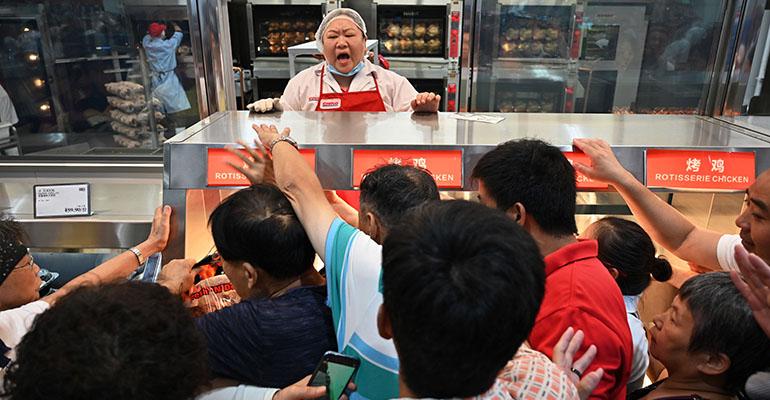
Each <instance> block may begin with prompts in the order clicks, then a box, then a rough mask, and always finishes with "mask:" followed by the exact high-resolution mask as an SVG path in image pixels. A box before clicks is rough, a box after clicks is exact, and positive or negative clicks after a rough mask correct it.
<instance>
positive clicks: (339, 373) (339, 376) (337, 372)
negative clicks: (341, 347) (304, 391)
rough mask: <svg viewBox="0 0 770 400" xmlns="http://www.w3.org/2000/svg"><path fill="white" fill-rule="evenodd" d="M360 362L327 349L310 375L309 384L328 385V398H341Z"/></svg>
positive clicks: (336, 399) (332, 399)
mask: <svg viewBox="0 0 770 400" xmlns="http://www.w3.org/2000/svg"><path fill="white" fill-rule="evenodd" d="M360 364H361V362H360V361H359V360H358V359H357V358H354V357H351V356H348V355H345V354H340V353H335V352H333V351H327V352H326V353H324V356H323V358H321V362H319V363H318V366H317V367H316V369H315V371H314V372H313V375H312V376H311V377H310V384H309V386H326V398H327V399H329V400H339V399H340V397H342V395H343V394H344V393H345V389H346V388H347V387H348V384H349V383H350V381H352V380H353V377H354V376H355V375H356V372H357V371H358V366H359V365H360Z"/></svg>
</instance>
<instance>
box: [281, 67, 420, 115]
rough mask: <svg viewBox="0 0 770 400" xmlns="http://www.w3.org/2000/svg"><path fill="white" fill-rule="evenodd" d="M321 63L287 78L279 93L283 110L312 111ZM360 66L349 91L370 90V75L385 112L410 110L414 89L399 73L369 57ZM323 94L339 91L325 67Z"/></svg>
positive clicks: (414, 95) (317, 89)
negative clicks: (372, 61)
mask: <svg viewBox="0 0 770 400" xmlns="http://www.w3.org/2000/svg"><path fill="white" fill-rule="evenodd" d="M325 64H326V63H325V62H322V63H319V64H318V65H314V66H312V67H310V68H308V69H306V70H304V71H302V72H300V73H298V74H297V75H296V76H295V77H294V78H291V80H290V81H289V84H288V85H286V89H285V90H284V91H283V96H281V106H282V107H283V110H284V111H315V108H316V105H317V104H318V94H319V88H320V84H321V68H322V67H323V66H324V65H325ZM364 64H365V65H364V69H362V70H361V71H360V72H359V73H358V74H356V76H354V77H353V81H352V82H351V83H350V90H349V92H363V91H369V90H374V88H375V86H374V79H373V77H372V76H373V75H374V76H376V77H377V84H378V85H379V89H380V96H382V102H383V103H384V104H385V111H399V112H400V111H412V105H411V103H412V100H414V98H415V97H417V90H415V89H414V87H413V86H412V84H411V83H409V81H408V80H407V79H406V78H404V77H403V76H401V75H398V74H396V73H395V72H392V71H388V70H387V69H385V68H382V67H380V66H378V65H374V64H372V63H371V62H369V60H364ZM324 93H342V89H341V88H340V85H339V83H337V81H336V80H335V79H334V77H333V76H332V74H331V73H330V72H329V70H328V69H327V70H325V71H324Z"/></svg>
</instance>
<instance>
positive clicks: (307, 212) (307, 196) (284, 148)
mask: <svg viewBox="0 0 770 400" xmlns="http://www.w3.org/2000/svg"><path fill="white" fill-rule="evenodd" d="M252 129H254V131H255V132H256V133H257V135H259V140H260V142H261V144H260V143H257V149H256V150H254V149H251V150H248V151H249V153H250V155H251V157H250V158H246V157H245V156H243V155H242V154H238V153H236V154H238V155H239V156H240V157H241V159H242V160H243V161H245V162H246V163H247V165H248V167H247V168H243V167H241V166H237V165H232V166H233V167H234V168H236V169H238V170H239V171H241V172H242V173H243V174H245V175H246V176H247V177H248V178H249V180H250V181H251V182H252V183H257V182H262V181H263V179H264V177H265V175H269V173H268V174H264V173H263V172H261V171H269V172H272V173H274V175H275V178H274V179H275V184H276V185H277V186H278V187H279V188H280V189H281V191H282V192H283V193H284V194H285V195H286V197H287V198H288V199H289V201H290V202H291V205H292V207H293V208H294V212H296V213H297V216H298V217H299V220H300V222H302V226H303V227H304V228H305V232H307V235H308V237H309V238H310V242H311V243H312V244H313V248H314V249H315V251H316V253H318V256H319V257H321V260H323V261H324V262H326V235H327V234H328V233H329V228H330V227H331V225H332V222H334V219H335V218H337V214H336V213H335V211H334V209H333V208H332V206H331V205H330V204H329V202H328V200H327V199H326V195H325V194H324V191H323V188H322V187H321V182H320V181H319V180H318V177H317V176H316V174H315V172H314V171H313V169H312V168H310V166H309V165H308V164H307V163H306V162H305V160H304V158H303V157H302V155H301V154H300V153H299V150H297V149H296V148H295V147H294V146H292V145H291V143H288V142H284V141H278V142H276V143H275V144H274V146H273V148H272V149H267V150H269V151H270V152H271V153H272V162H271V161H270V160H269V158H268V157H267V156H266V155H265V154H264V147H267V146H270V145H271V144H272V143H273V141H275V139H277V138H280V137H281V136H288V135H289V133H290V132H291V130H290V129H289V128H285V129H284V130H283V131H282V132H281V133H278V128H276V127H275V126H274V125H270V126H268V125H252ZM268 164H272V168H270V167H269V166H267V165H268Z"/></svg>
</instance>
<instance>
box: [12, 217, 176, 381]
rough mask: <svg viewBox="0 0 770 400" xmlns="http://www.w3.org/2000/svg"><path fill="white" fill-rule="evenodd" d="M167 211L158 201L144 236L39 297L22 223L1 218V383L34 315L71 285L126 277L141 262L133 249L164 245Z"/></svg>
mask: <svg viewBox="0 0 770 400" xmlns="http://www.w3.org/2000/svg"><path fill="white" fill-rule="evenodd" d="M170 217H171V207H169V206H165V207H158V209H157V210H155V215H154V218H153V223H152V228H151V231H150V234H149V236H148V237H147V240H145V241H144V242H142V243H140V244H138V245H136V246H135V247H134V248H132V250H130V251H129V250H127V251H125V252H123V253H122V254H120V255H118V256H116V257H113V258H111V259H110V260H107V261H105V262H104V263H102V264H101V265H99V266H97V267H96V268H94V269H92V270H91V271H89V272H87V273H85V274H83V275H80V276H78V277H76V278H75V279H73V280H71V281H70V282H68V283H67V284H65V285H64V286H63V287H62V288H61V289H59V290H58V291H56V292H54V293H52V294H50V295H48V296H45V297H43V298H40V295H39V292H38V290H39V289H40V286H41V282H42V281H41V279H40V278H39V277H38V272H39V271H40V267H38V265H37V264H35V261H34V259H33V257H32V255H31V254H30V253H29V250H28V249H27V247H26V246H25V245H24V238H25V237H26V235H25V233H24V231H23V229H22V228H21V225H19V224H18V223H17V222H15V221H13V220H12V219H10V218H5V217H3V218H0V386H1V385H2V379H3V375H4V373H5V368H6V367H7V366H8V364H9V363H10V362H11V361H13V360H14V359H15V356H16V352H15V348H16V346H17V345H18V344H19V343H20V342H21V339H22V338H23V337H24V335H25V334H26V333H27V332H28V331H29V329H30V328H31V326H32V324H33V322H34V321H35V318H36V317H37V316H38V315H40V314H42V313H43V312H44V311H46V310H47V309H48V308H49V307H50V306H51V305H52V304H54V303H55V302H56V301H58V300H59V299H61V298H62V297H64V296H65V295H66V294H67V293H69V292H70V291H72V290H73V289H74V288H76V287H79V286H82V285H86V284H101V283H106V282H112V281H117V280H120V279H125V278H126V277H127V276H128V275H129V274H130V273H131V272H133V271H134V270H135V269H136V268H137V267H138V266H139V265H140V264H141V263H140V262H139V256H138V255H137V253H139V254H142V255H144V256H149V255H151V254H154V253H157V252H159V251H162V250H163V249H165V248H166V244H167V243H168V235H169V225H170V221H169V220H170ZM134 251H136V252H134ZM144 256H142V257H144Z"/></svg>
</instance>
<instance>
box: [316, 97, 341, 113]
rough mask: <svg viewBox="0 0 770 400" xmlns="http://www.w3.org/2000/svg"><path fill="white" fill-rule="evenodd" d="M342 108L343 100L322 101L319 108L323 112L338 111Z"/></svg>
mask: <svg viewBox="0 0 770 400" xmlns="http://www.w3.org/2000/svg"><path fill="white" fill-rule="evenodd" d="M340 107H342V99H339V98H337V99H320V100H319V102H318V108H320V109H321V110H337V109H339V108H340Z"/></svg>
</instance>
